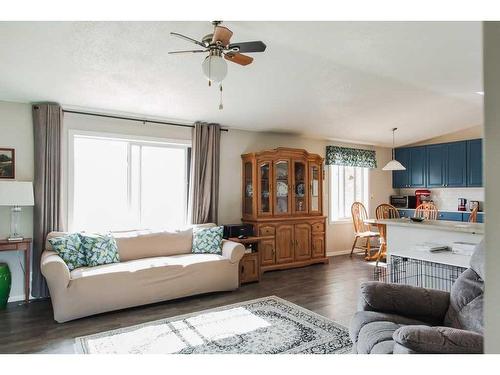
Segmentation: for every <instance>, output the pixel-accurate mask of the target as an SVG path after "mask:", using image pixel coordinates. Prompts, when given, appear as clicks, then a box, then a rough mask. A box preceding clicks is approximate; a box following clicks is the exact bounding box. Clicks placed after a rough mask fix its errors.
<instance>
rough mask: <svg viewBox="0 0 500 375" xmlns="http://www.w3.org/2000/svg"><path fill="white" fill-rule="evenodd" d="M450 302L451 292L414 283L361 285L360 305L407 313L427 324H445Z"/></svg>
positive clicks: (371, 282) (368, 308)
mask: <svg viewBox="0 0 500 375" xmlns="http://www.w3.org/2000/svg"><path fill="white" fill-rule="evenodd" d="M449 304H450V294H449V293H448V292H443V291H440V290H434V289H425V288H419V287H415V286H411V285H401V284H386V283H382V282H378V281H370V282H366V283H362V284H361V291H360V299H359V306H358V308H359V309H360V310H362V311H378V312H384V313H390V314H397V315H403V316H405V317H408V318H413V319H417V320H420V321H423V322H425V323H430V324H435V325H439V324H442V323H443V320H444V317H445V315H446V311H448V307H449Z"/></svg>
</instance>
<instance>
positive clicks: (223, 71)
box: [201, 55, 227, 82]
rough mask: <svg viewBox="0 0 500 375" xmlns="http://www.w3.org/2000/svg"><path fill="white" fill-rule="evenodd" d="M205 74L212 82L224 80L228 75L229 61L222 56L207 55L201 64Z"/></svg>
mask: <svg viewBox="0 0 500 375" xmlns="http://www.w3.org/2000/svg"><path fill="white" fill-rule="evenodd" d="M201 67H202V69H203V74H204V75H205V77H206V78H207V79H208V80H209V81H212V82H222V81H223V80H224V78H226V75H227V63H226V61H225V60H224V59H223V58H222V57H221V56H216V55H211V56H207V57H206V58H205V60H203V63H202V64H201Z"/></svg>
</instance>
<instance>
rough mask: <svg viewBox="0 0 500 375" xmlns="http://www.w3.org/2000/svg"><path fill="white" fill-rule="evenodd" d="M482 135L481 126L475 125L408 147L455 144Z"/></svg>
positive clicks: (481, 136)
mask: <svg viewBox="0 0 500 375" xmlns="http://www.w3.org/2000/svg"><path fill="white" fill-rule="evenodd" d="M483 133H484V131H483V126H482V125H476V126H472V127H470V128H467V129H462V130H459V131H457V132H453V133H448V134H445V135H442V136H440V137H434V138H430V139H427V140H425V141H422V142H417V143H412V144H410V145H408V146H422V145H433V144H436V143H446V142H457V141H464V140H467V139H476V138H483Z"/></svg>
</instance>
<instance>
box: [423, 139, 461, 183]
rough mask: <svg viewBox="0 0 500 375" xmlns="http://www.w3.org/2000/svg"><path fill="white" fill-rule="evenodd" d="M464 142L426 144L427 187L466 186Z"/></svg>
mask: <svg viewBox="0 0 500 375" xmlns="http://www.w3.org/2000/svg"><path fill="white" fill-rule="evenodd" d="M466 144H467V143H466V142H453V143H443V144H437V145H430V146H426V149H427V187H463V186H467V168H466V165H467V148H466Z"/></svg>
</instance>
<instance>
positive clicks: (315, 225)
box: [312, 221, 325, 232]
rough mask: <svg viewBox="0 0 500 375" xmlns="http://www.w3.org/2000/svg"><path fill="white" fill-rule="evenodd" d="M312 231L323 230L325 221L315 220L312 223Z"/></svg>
mask: <svg viewBox="0 0 500 375" xmlns="http://www.w3.org/2000/svg"><path fill="white" fill-rule="evenodd" d="M312 231H313V232H324V231H325V223H323V222H321V221H320V222H317V223H313V224H312Z"/></svg>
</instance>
